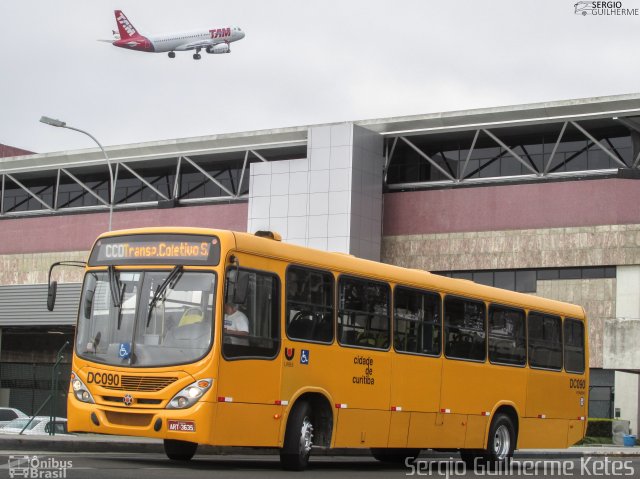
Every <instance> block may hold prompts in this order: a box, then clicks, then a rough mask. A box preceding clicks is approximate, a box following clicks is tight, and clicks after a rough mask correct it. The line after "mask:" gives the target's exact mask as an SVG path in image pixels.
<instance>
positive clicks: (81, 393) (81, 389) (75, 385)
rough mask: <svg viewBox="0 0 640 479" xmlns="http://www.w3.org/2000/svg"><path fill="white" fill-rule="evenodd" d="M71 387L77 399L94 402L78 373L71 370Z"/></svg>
mask: <svg viewBox="0 0 640 479" xmlns="http://www.w3.org/2000/svg"><path fill="white" fill-rule="evenodd" d="M71 388H72V389H73V394H74V395H75V397H76V399H77V400H78V401H82V402H87V403H91V404H94V403H95V401H94V400H93V396H92V395H91V393H90V392H89V389H88V388H87V386H85V384H84V383H83V382H82V381H81V380H80V378H79V377H78V375H77V374H76V373H74V372H73V371H71Z"/></svg>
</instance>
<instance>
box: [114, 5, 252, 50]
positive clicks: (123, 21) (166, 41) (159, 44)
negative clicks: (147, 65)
mask: <svg viewBox="0 0 640 479" xmlns="http://www.w3.org/2000/svg"><path fill="white" fill-rule="evenodd" d="M114 13H115V16H116V22H117V23H118V32H119V33H116V32H115V31H113V36H114V40H113V41H112V40H102V41H106V42H109V43H111V44H112V45H114V46H116V47H120V48H127V49H129V50H138V51H142V52H154V53H166V52H168V54H169V58H175V56H176V52H182V51H186V50H195V51H196V52H195V53H194V54H193V59H194V60H200V58H201V56H200V51H201V50H202V49H204V51H206V52H207V53H212V54H219V53H231V48H230V46H229V44H230V43H231V42H236V41H238V40H242V39H243V38H244V32H243V31H242V29H241V28H239V27H221V28H212V29H210V30H198V31H191V32H184V33H168V34H163V35H146V36H143V35H141V34H140V33H139V32H138V30H136V28H135V27H134V26H133V24H132V23H131V22H130V21H129V20H128V19H127V17H126V16H125V14H124V13H123V12H122V10H115V11H114Z"/></svg>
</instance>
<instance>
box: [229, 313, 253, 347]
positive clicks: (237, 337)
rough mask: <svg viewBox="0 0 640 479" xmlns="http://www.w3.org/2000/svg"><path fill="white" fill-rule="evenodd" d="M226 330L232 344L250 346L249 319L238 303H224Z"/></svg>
mask: <svg viewBox="0 0 640 479" xmlns="http://www.w3.org/2000/svg"><path fill="white" fill-rule="evenodd" d="M224 332H225V335H227V337H228V340H227V341H228V342H229V343H230V344H238V345H242V346H249V338H247V337H246V336H249V319H248V318H247V316H246V315H245V314H244V313H243V312H242V311H240V310H239V309H238V305H237V304H234V303H225V304H224ZM243 336H245V337H243Z"/></svg>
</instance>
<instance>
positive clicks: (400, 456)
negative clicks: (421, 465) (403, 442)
mask: <svg viewBox="0 0 640 479" xmlns="http://www.w3.org/2000/svg"><path fill="white" fill-rule="evenodd" d="M371 455H372V456H373V457H374V458H375V459H377V460H378V461H380V462H386V463H390V464H405V462H406V461H407V460H409V461H410V462H413V461H415V460H416V459H417V458H418V456H419V455H420V449H401V448H375V449H371Z"/></svg>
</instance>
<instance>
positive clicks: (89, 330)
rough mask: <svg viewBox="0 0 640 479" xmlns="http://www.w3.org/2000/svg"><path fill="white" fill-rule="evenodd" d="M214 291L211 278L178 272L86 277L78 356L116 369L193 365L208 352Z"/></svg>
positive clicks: (214, 281) (210, 273)
mask: <svg viewBox="0 0 640 479" xmlns="http://www.w3.org/2000/svg"><path fill="white" fill-rule="evenodd" d="M215 288H216V276H215V274H214V273H212V272H196V271H185V270H183V269H182V268H179V269H176V268H174V269H173V270H172V271H142V270H141V271H114V272H113V273H112V275H111V277H110V275H109V273H108V272H107V271H100V272H95V271H94V272H89V273H87V275H86V277H85V281H84V285H83V290H82V300H81V304H80V315H79V316H80V317H79V320H78V331H77V335H76V352H77V354H78V355H79V356H81V357H83V358H85V359H88V360H90V361H95V362H99V363H103V364H110V365H114V366H116V365H117V366H132V367H155V366H168V365H176V364H186V363H192V362H193V361H196V360H198V359H200V358H201V357H203V356H204V355H205V354H206V353H207V351H208V350H209V348H210V346H211V339H212V331H213V324H214V307H213V305H214V304H215ZM114 294H117V295H119V298H116V301H114V300H113V295H114Z"/></svg>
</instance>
